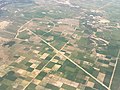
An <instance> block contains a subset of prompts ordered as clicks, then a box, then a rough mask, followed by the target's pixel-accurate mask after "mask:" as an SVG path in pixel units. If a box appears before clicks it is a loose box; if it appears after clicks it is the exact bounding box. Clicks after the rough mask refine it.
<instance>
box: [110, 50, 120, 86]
mask: <svg viewBox="0 0 120 90" xmlns="http://www.w3.org/2000/svg"><path fill="white" fill-rule="evenodd" d="M119 57H120V50H119V52H118V55H117V58H116V63H115V66H114V69H113V73H112V76H111V79H110V84H109V88H111V85H112V81H113V78H114V75H115V70H116V67H117V63H118V60H119Z"/></svg>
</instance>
